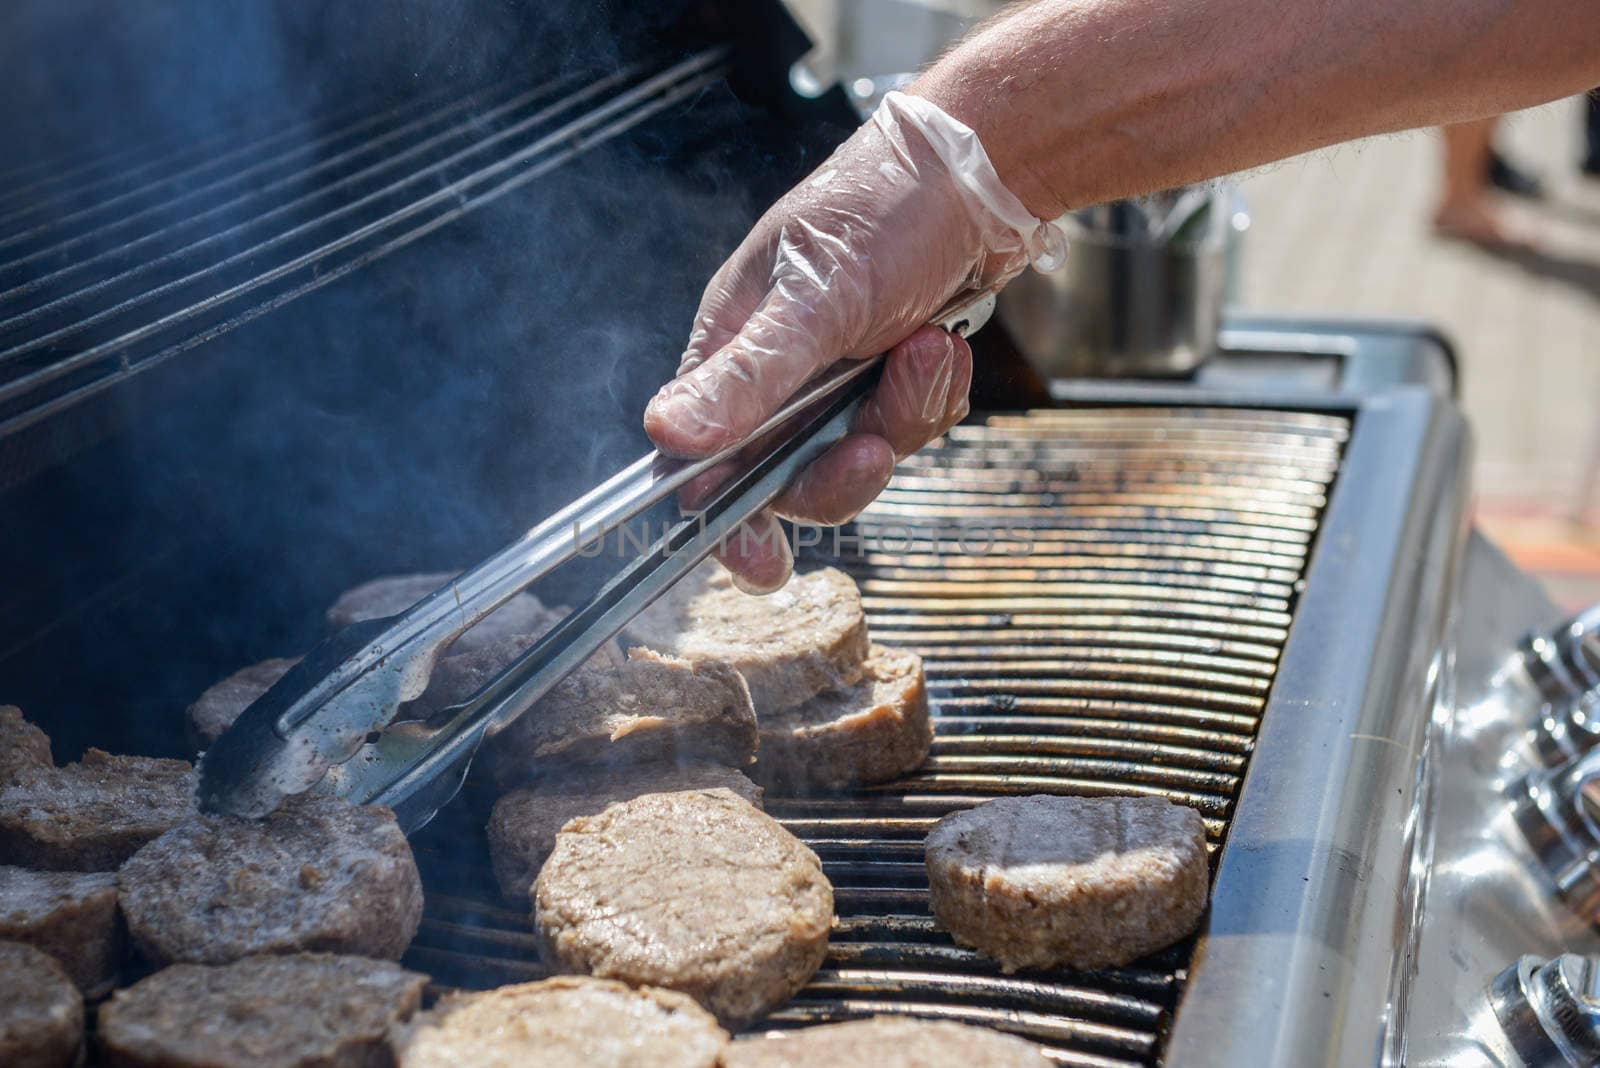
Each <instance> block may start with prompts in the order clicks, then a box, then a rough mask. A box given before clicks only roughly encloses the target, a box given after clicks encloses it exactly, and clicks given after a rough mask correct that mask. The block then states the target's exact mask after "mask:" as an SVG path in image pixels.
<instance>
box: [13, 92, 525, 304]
mask: <svg viewBox="0 0 1600 1068" xmlns="http://www.w3.org/2000/svg"><path fill="white" fill-rule="evenodd" d="M556 84H557V83H555V82H547V83H545V84H544V85H543V86H540V87H536V88H534V89H530V90H527V91H525V92H522V93H519V94H517V95H516V96H515V97H513V98H512V99H511V100H509V101H506V102H504V103H502V104H499V105H496V106H495V107H494V108H492V109H490V110H489V111H488V112H486V113H483V114H481V115H480V114H476V113H475V114H474V115H473V117H472V119H471V120H470V121H469V122H467V123H464V124H462V125H460V126H456V127H453V128H451V129H448V130H444V131H441V132H439V133H437V134H434V135H433V136H430V137H428V138H426V139H425V140H423V141H422V142H419V143H418V144H415V145H412V146H410V147H408V148H406V149H404V150H402V151H400V152H397V153H393V154H390V155H386V156H384V157H383V158H381V159H380V160H378V161H377V162H376V163H373V164H372V165H370V166H367V167H365V168H362V169H361V170H359V171H355V172H353V173H351V174H347V175H344V176H342V177H339V178H337V179H334V180H333V181H331V182H328V183H326V184H324V185H320V186H318V187H316V188H314V189H312V190H311V191H310V192H308V193H306V194H304V195H303V196H300V197H296V198H295V199H293V200H290V201H286V202H285V203H283V204H281V205H279V206H277V207H275V208H272V209H271V210H268V211H266V212H263V213H261V214H258V215H255V216H252V217H251V218H249V219H244V220H241V221H240V222H238V223H235V224H234V225H233V226H230V227H229V228H228V229H226V230H221V231H217V232H215V233H211V234H208V235H207V236H205V237H203V238H200V239H199V240H196V241H192V242H190V243H189V244H187V245H183V246H181V247H179V248H176V249H173V250H172V251H170V252H167V253H164V254H162V255H160V256H157V257H154V258H151V259H146V260H140V261H139V262H138V263H137V265H136V266H134V267H132V268H129V269H128V270H125V271H122V272H121V273H118V274H114V275H111V276H110V277H108V278H103V279H101V280H99V281H97V282H93V283H91V284H89V285H87V286H84V287H82V288H80V289H77V290H74V291H73V292H71V293H66V294H63V295H62V296H60V297H57V298H55V299H53V300H51V301H49V302H47V303H45V304H40V305H37V306H35V307H33V308H30V309H28V310H27V311H24V312H21V313H19V314H17V315H14V316H12V317H10V318H8V319H0V334H3V333H10V332H12V331H14V330H15V329H16V328H17V327H20V326H24V325H26V324H28V323H29V322H32V321H35V320H37V319H40V318H43V317H44V316H45V315H47V314H49V313H50V312H52V311H54V310H56V309H58V308H61V307H64V306H66V305H68V304H70V303H71V302H73V301H76V300H82V299H83V298H84V297H88V296H93V295H94V294H96V293H99V292H101V291H103V290H105V289H107V288H110V287H111V286H114V285H116V284H118V283H120V282H125V281H129V280H131V279H134V278H138V277H140V276H141V275H145V274H149V273H151V272H152V271H155V270H157V269H158V268H160V267H164V266H166V265H167V264H171V263H176V262H178V261H179V260H181V259H182V258H183V257H184V256H185V255H188V254H190V253H193V252H196V251H198V250H200V249H204V248H209V247H212V246H215V245H219V244H223V243H225V242H227V241H229V240H231V239H232V238H235V237H237V236H239V235H240V234H242V233H243V232H245V231H247V230H249V229H252V228H255V227H259V226H261V225H262V224H263V223H266V222H270V221H272V220H273V219H276V218H279V217H281V216H283V215H287V214H289V213H291V212H293V211H294V210H295V209H297V208H299V207H302V206H304V205H306V204H309V203H311V202H313V201H315V200H320V199H323V198H325V197H327V196H329V195H330V194H332V193H335V192H337V191H339V190H341V189H343V188H345V187H347V186H349V185H353V184H355V183H357V182H360V181H362V180H364V179H366V178H370V177H372V176H374V175H377V174H382V173H384V172H386V171H390V170H393V169H395V168H396V167H398V166H399V165H400V164H402V163H404V162H406V161H408V160H410V159H412V158H414V157H415V156H417V155H420V154H422V153H424V152H426V151H428V150H429V149H431V148H434V147H436V146H437V145H439V144H441V143H443V142H444V141H447V140H449V139H451V138H454V137H458V136H460V135H461V134H462V133H463V132H464V131H465V130H467V129H469V128H471V127H472V126H474V125H477V124H478V123H480V122H482V121H484V120H489V119H494V118H497V117H499V116H500V115H502V114H505V113H506V112H508V111H512V110H515V109H516V108H519V107H523V106H526V105H527V104H529V103H532V102H533V101H535V100H537V99H539V98H540V97H542V96H544V95H545V94H546V93H547V92H549V91H550V90H552V89H553V88H554V87H555V85H556ZM474 103H476V98H475V97H474V98H468V99H466V100H460V101H456V102H455V103H453V104H450V105H448V106H446V107H445V108H442V109H440V110H438V111H436V112H434V113H432V114H429V115H425V116H423V117H421V118H419V119H415V120H413V121H412V122H410V123H407V124H406V125H405V126H403V127H400V128H399V129H397V130H392V131H390V132H388V133H386V134H383V135H382V136H380V137H379V138H377V139H376V140H372V141H366V142H363V143H361V144H359V145H357V146H355V147H353V148H351V149H348V150H346V151H345V152H343V153H341V154H339V155H338V156H334V157H331V158H329V159H326V160H323V161H321V162H320V163H318V164H316V165H315V166H313V167H310V168H308V169H306V170H304V171H300V172H297V173H295V174H291V175H286V176H284V177H283V178H280V179H278V180H276V181H274V182H271V183H268V184H267V185H264V186H261V187H260V188H258V189H255V190H252V191H251V192H249V193H246V194H244V195H242V196H239V197H235V198H234V199H233V200H230V201H227V202H226V203H224V204H219V205H217V206H215V207H212V208H209V209H207V210H205V211H203V212H200V213H198V214H196V215H193V216H190V217H188V218H185V219H184V220H183V221H182V222H181V223H177V224H174V225H172V226H169V227H166V228H165V229H161V230H157V231H154V232H152V233H149V234H145V235H144V236H142V237H139V238H136V239H135V240H133V241H131V242H129V243H127V244H124V245H121V246H118V247H116V248H112V249H107V250H106V251H104V252H101V253H98V254H96V255H95V256H92V257H89V258H88V259H85V260H82V261H79V262H77V263H74V264H72V265H70V266H68V267H63V268H61V269H60V270H57V271H54V272H52V273H51V274H47V275H42V276H40V277H38V278H35V279H32V280H30V281H28V282H26V283H23V284H22V285H19V286H16V287H14V288H12V289H9V290H5V291H3V292H0V301H4V300H6V299H7V298H10V297H13V296H14V295H26V294H27V293H28V292H31V291H33V290H36V289H38V288H40V287H42V286H44V285H47V284H48V283H50V282H52V281H55V280H58V279H60V278H61V277H64V276H66V275H69V274H74V273H79V272H81V271H83V270H85V269H86V268H88V267H90V266H92V265H93V264H95V263H98V262H101V261H103V260H106V259H112V258H120V257H126V256H128V255H129V254H130V253H133V252H136V251H137V250H139V249H140V248H142V247H144V246H146V245H148V244H151V243H154V242H158V241H161V240H163V239H166V238H169V237H171V236H172V235H173V234H174V233H176V232H178V231H181V230H190V229H194V228H195V227H198V226H200V225H201V224H203V223H204V222H205V221H206V220H208V219H210V218H212V217H215V216H217V215H221V214H224V213H226V212H228V211H230V210H232V209H234V208H236V207H239V206H241V205H243V204H248V203H250V202H251V201H254V200H259V199H261V198H263V197H266V196H269V195H270V194H272V193H274V192H276V191H277V190H279V189H281V188H283V187H285V186H289V185H294V184H297V183H301V182H304V181H305V180H306V179H307V178H309V177H311V176H313V175H315V174H317V173H318V172H321V171H324V170H328V169H332V168H333V167H336V166H339V165H340V164H343V163H345V162H348V161H349V160H350V159H351V158H353V157H356V156H360V155H364V154H367V153H370V152H372V151H374V150H376V149H378V148H381V147H382V146H383V145H384V144H386V143H388V142H389V141H391V140H393V139H395V138H398V137H401V136H404V135H406V134H409V133H411V132H414V131H415V130H416V129H418V128H420V127H424V126H427V125H431V124H433V123H435V122H437V121H439V120H440V119H441V118H444V117H447V116H448V115H450V114H454V113H456V112H458V111H460V110H462V109H464V108H468V107H471V106H472V105H473V104H474ZM230 181H231V179H230ZM86 239H87V238H85V240H86Z"/></svg>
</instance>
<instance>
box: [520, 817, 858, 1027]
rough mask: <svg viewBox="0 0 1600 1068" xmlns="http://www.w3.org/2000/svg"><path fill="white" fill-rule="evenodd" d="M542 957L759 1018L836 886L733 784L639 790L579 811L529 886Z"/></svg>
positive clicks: (811, 953)
mask: <svg viewBox="0 0 1600 1068" xmlns="http://www.w3.org/2000/svg"><path fill="white" fill-rule="evenodd" d="M533 903H534V930H535V931H536V932H537V933H538V935H539V942H540V947H541V951H542V953H543V955H544V957H545V960H546V961H547V962H548V963H549V964H550V965H551V966H552V967H554V968H556V969H558V970H560V971H564V972H575V973H578V974H585V975H597V976H600V977H602V978H607V979H620V980H622V981H623V982H626V983H634V984H646V985H650V986H663V987H666V988H668V989H670V990H677V991H679V992H681V993H684V994H688V995H689V996H690V997H692V998H694V999H695V1000H696V1001H698V1002H699V1003H700V1004H701V1005H703V1006H705V1007H706V1008H707V1009H709V1010H710V1011H711V1012H712V1014H713V1015H715V1016H716V1017H717V1019H718V1020H719V1021H721V1022H722V1024H723V1025H724V1026H726V1027H730V1028H733V1027H739V1026H742V1025H744V1024H747V1023H750V1022H751V1021H753V1020H758V1019H760V1018H761V1017H762V1016H765V1015H766V1014H767V1013H768V1012H770V1011H771V1010H772V1009H773V1008H775V1007H777V1006H778V1005H781V1004H782V1003H783V1002H785V1001H787V1000H788V999H789V998H790V997H792V996H793V995H794V993H795V991H797V990H799V989H800V988H801V987H802V986H804V985H805V983H806V981H807V980H808V979H810V978H811V976H812V974H813V973H814V972H816V970H817V967H818V965H820V964H821V963H822V958H823V955H824V954H825V953H826V951H827V948H828V929H829V926H830V925H831V923H832V921H833V887H832V886H831V885H829V883H828V879H827V877H826V876H825V875H823V873H822V865H821V864H820V863H818V861H817V857H816V854H814V853H812V852H811V850H809V849H807V848H806V847H805V845H804V844H803V843H801V841H800V840H799V839H798V838H796V837H794V835H792V834H790V833H789V832H788V831H786V830H784V829H783V827H782V826H780V825H779V824H778V822H777V821H776V820H774V819H772V818H771V817H770V816H768V815H766V814H765V813H763V812H761V811H760V810H759V809H757V808H755V807H754V806H753V805H751V804H750V803H749V802H747V801H745V800H743V799H741V798H739V797H737V796H736V795H735V794H734V793H733V792H732V791H731V790H720V789H719V790H697V791H689V792H682V793H672V794H646V795H644V796H643V797H638V798H635V799H634V800H632V801H624V802H621V803H620V804H616V805H612V806H611V807H610V808H608V809H606V810H605V811H604V812H602V813H600V814H599V815H598V816H581V817H579V818H577V819H575V820H573V821H571V822H570V823H568V824H567V825H566V827H565V828H564V829H563V830H562V831H561V833H560V834H559V835H558V836H557V837H556V848H555V852H553V853H552V854H551V855H550V859H549V860H548V861H546V862H545V865H544V868H543V869H542V870H541V871H540V872H539V878H538V880H537V881H536V882H535V883H534V888H533Z"/></svg>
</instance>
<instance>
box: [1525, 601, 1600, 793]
mask: <svg viewBox="0 0 1600 1068" xmlns="http://www.w3.org/2000/svg"><path fill="white" fill-rule="evenodd" d="M1519 652H1520V654H1521V655H1520V660H1521V663H1522V667H1523V670H1524V671H1525V672H1526V674H1527V677H1528V680H1529V681H1530V682H1531V683H1532V684H1533V688H1534V691H1535V692H1536V693H1537V694H1538V696H1539V699H1540V700H1541V701H1543V702H1544V707H1543V709H1542V714H1541V715H1540V717H1539V723H1538V725H1537V726H1536V727H1535V729H1534V739H1533V740H1534V746H1535V748H1536V749H1537V750H1538V752H1539V755H1540V757H1541V758H1542V759H1543V760H1544V761H1545V763H1547V764H1550V763H1557V762H1559V761H1562V760H1565V759H1567V758H1569V757H1572V756H1575V755H1577V754H1579V753H1583V752H1587V751H1588V750H1590V749H1592V748H1594V747H1595V745H1596V744H1600V605H1595V606H1594V607H1592V608H1590V609H1589V610H1588V611H1586V612H1582V613H1580V614H1579V615H1576V616H1574V617H1572V618H1571V619H1569V620H1567V622H1565V623H1563V624H1562V625H1561V626H1559V627H1557V628H1556V629H1555V630H1553V631H1550V632H1544V631H1535V632H1533V633H1532V634H1529V635H1528V636H1527V637H1526V638H1524V639H1523V640H1522V646H1521V649H1520V650H1519Z"/></svg>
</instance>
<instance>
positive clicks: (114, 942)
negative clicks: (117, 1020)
mask: <svg viewBox="0 0 1600 1068" xmlns="http://www.w3.org/2000/svg"><path fill="white" fill-rule="evenodd" d="M0 939H5V940H7V941H10V942H23V943H25V944H27V945H30V946H32V947H34V948H35V949H41V950H43V951H44V952H46V953H48V954H50V955H51V956H52V957H54V958H55V959H56V961H57V963H59V964H60V965H61V967H62V968H64V969H66V972H67V975H68V976H70V977H71V978H72V981H73V982H74V983H76V984H77V985H78V989H79V990H81V991H83V993H84V995H85V996H86V997H91V998H93V997H100V996H101V995H103V994H105V993H106V992H107V991H109V990H110V989H111V987H112V986H113V985H115V983H116V978H117V958H118V949H119V944H120V941H121V939H120V936H119V932H118V929H117V877H116V874H115V873H113V872H109V871H100V872H76V871H30V870H29V869H27V868H9V867H0Z"/></svg>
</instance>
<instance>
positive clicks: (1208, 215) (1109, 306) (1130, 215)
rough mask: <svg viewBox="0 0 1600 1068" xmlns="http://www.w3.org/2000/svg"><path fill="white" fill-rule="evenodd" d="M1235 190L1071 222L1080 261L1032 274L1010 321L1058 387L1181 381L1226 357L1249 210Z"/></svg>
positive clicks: (1005, 303)
mask: <svg viewBox="0 0 1600 1068" xmlns="http://www.w3.org/2000/svg"><path fill="white" fill-rule="evenodd" d="M1233 201H1234V197H1233V194H1232V192H1231V191H1230V190H1227V189H1219V190H1210V189H1199V190H1187V191H1181V192H1178V193H1173V194H1165V195H1163V196H1161V197H1156V198H1151V199H1149V200H1145V201H1140V202H1121V203H1117V204H1111V205H1103V206H1100V207H1097V208H1091V209H1088V210H1087V211H1083V212H1078V213H1076V214H1074V215H1072V216H1070V217H1069V218H1068V220H1067V221H1068V224H1069V233H1070V237H1071V246H1072V247H1071V252H1070V253H1069V255H1068V257H1067V264H1066V267H1065V268H1064V269H1062V270H1060V271H1057V272H1054V273H1052V274H1041V273H1039V272H1037V271H1029V272H1026V273H1024V274H1023V275H1022V276H1021V277H1019V278H1017V279H1016V280H1015V281H1014V282H1012V283H1011V285H1009V286H1008V287H1007V288H1006V290H1005V291H1004V292H1003V293H1002V294H1001V295H1000V319H1001V321H1002V322H1003V323H1005V325H1006V328H1007V329H1008V330H1009V331H1010V332H1011V336H1012V338H1013V339H1014V340H1015V341H1016V343H1017V345H1018V346H1019V347H1020V348H1021V350H1022V352H1023V354H1024V355H1025V356H1026V357H1027V358H1028V359H1029V361H1030V362H1032V363H1033V365H1034V366H1035V367H1036V368H1038V369H1039V371H1040V372H1041V373H1042V374H1044V375H1045V376H1047V377H1049V378H1079V377H1099V378H1177V377H1183V376H1186V375H1188V374H1190V373H1191V372H1192V371H1194V370H1195V369H1196V368H1197V367H1199V366H1200V364H1201V363H1203V362H1204V361H1205V360H1206V359H1207V357H1209V356H1210V355H1211V354H1212V353H1213V352H1215V351H1216V347H1217V330H1218V324H1219V322H1220V321H1221V317H1222V305H1223V299H1224V296H1225V293H1226V289H1227V277H1228V260H1229V249H1230V245H1231V244H1232V243H1233V241H1234V240H1235V239H1236V236H1237V234H1238V233H1240V232H1242V229H1243V220H1244V219H1245V216H1244V213H1243V211H1242V210H1240V209H1238V208H1237V207H1236V206H1235V205H1234V202H1233Z"/></svg>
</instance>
